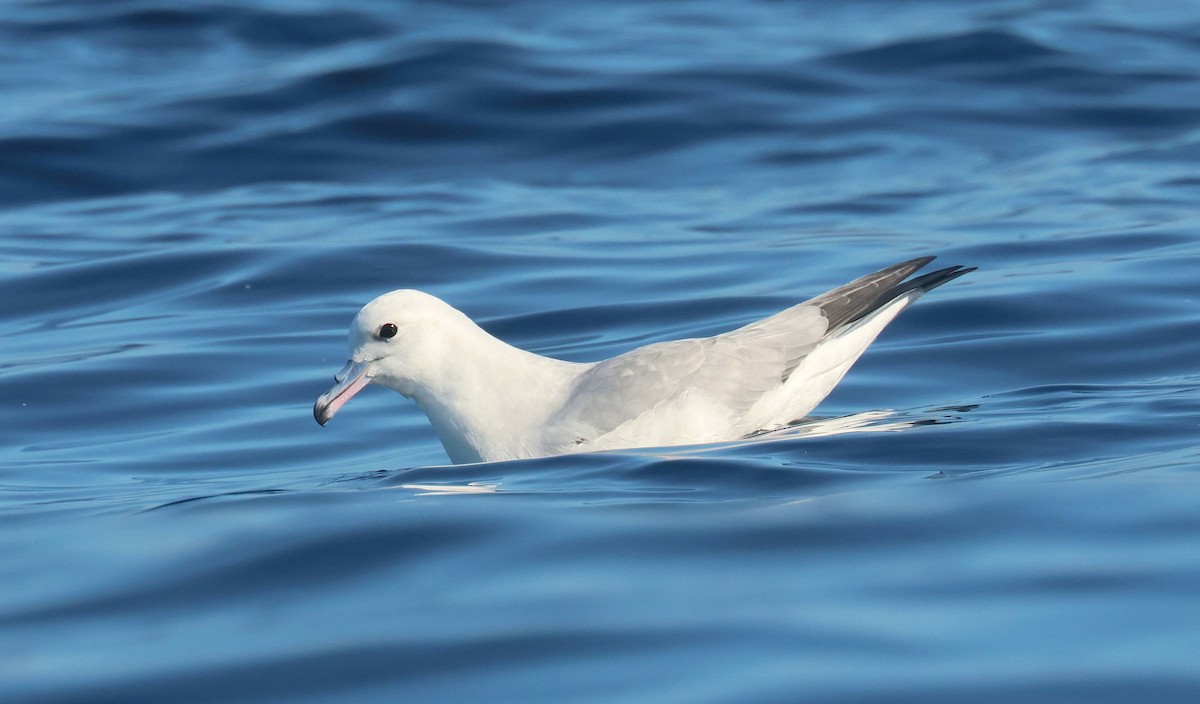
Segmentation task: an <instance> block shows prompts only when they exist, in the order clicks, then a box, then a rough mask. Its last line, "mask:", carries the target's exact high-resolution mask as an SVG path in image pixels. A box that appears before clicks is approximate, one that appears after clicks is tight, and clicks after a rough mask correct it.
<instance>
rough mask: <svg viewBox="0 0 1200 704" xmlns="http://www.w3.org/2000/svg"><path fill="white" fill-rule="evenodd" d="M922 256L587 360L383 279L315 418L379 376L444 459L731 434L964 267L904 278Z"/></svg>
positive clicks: (775, 417)
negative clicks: (711, 328) (544, 350)
mask: <svg viewBox="0 0 1200 704" xmlns="http://www.w3.org/2000/svg"><path fill="white" fill-rule="evenodd" d="M932 260H933V257H924V258H921V259H914V260H912V261H908V262H903V263H900V264H896V265H893V266H890V267H887V268H885V269H881V270H880V271H877V272H875V273H874V274H870V275H868V276H864V277H862V278H860V279H857V280H855V281H853V282H851V283H849V284H846V285H845V286H842V287H839V288H836V289H834V290H832V291H829V292H828V293H825V294H822V295H820V296H817V297H816V298H813V299H810V300H808V301H805V302H804V303H800V304H798V305H795V306H792V307H791V308H788V309H786V310H784V311H782V312H780V313H777V314H775V315H773V316H770V317H768V318H764V319H762V320H759V321H756V322H753V323H750V324H748V325H746V326H744V327H741V328H738V329H736V330H732V331H730V332H727V333H723V334H720V335H715V336H713V337H704V338H692V339H685V340H672V341H668V342H659V343H655V344H651V345H646V346H644V347H639V348H637V349H634V350H631V351H629V352H626V353H624V354H621V355H618V356H616V357H612V358H611V359H607V360H603V361H600V362H590V363H578V362H566V361H562V360H558V359H552V358H550V357H544V356H541V355H537V354H534V353H531V352H527V351H525V350H521V349H519V348H516V347H513V346H511V345H508V344H506V343H504V342H502V341H501V340H498V339H497V338H495V337H493V336H492V335H490V334H488V333H487V332H486V331H484V330H483V329H482V328H480V327H479V326H477V325H476V324H475V323H474V322H472V321H471V320H470V319H469V318H468V317H467V316H465V315H464V314H462V313H461V312H459V311H458V310H456V309H454V308H452V307H451V306H449V305H448V304H446V303H445V302H443V301H441V300H439V299H437V298H435V297H433V296H430V295H428V294H425V293H421V292H419V291H412V290H399V291H393V292H391V293H387V294H384V295H383V296H380V297H379V298H376V299H375V300H374V301H371V302H370V303H368V304H367V305H366V306H364V307H363V309H362V310H361V311H359V313H358V315H357V316H355V319H354V322H353V324H352V325H351V329H350V348H351V356H350V361H349V362H347V364H346V367H345V368H344V369H343V370H342V371H341V372H340V373H339V374H338V375H337V376H335V381H336V383H335V385H334V387H333V388H331V389H330V390H329V391H328V392H326V393H325V394H323V395H322V396H321V397H320V398H319V399H318V400H317V402H316V404H315V406H314V407H313V413H314V416H315V417H316V419H317V421H318V422H319V423H321V424H322V425H324V424H325V423H326V422H328V420H329V418H331V417H332V416H333V414H334V413H336V412H337V411H338V410H339V409H340V408H341V406H342V405H343V404H344V403H345V402H346V401H347V400H348V399H349V398H350V397H351V396H353V395H354V394H355V393H357V392H358V391H360V390H361V389H362V388H363V387H365V386H366V385H367V384H368V383H375V384H381V385H383V386H388V387H390V388H392V389H395V390H396V391H398V392H400V393H401V394H403V395H404V396H406V397H408V398H411V399H413V400H415V401H416V402H417V404H418V405H419V406H420V407H421V409H422V410H423V411H424V412H425V414H426V415H427V416H428V418H429V420H430V422H431V423H432V425H433V427H434V430H435V431H436V432H437V435H438V438H439V439H440V440H441V441H442V445H443V446H444V447H445V449H446V453H447V454H448V455H449V457H450V459H451V461H453V462H455V463H463V462H480V461H496V460H506V459H518V458H527V457H541V456H546V455H557V454H564V453H570V452H582V451H597V450H612V449H619V448H629V447H649V446H663V445H680V444H699V443H709V442H721V441H728V440H737V439H739V438H742V437H745V436H747V435H750V434H753V433H757V432H760V431H763V430H770V429H774V428H777V427H781V426H784V425H786V424H787V423H789V422H790V421H794V420H797V419H799V418H802V417H804V416H805V415H807V414H808V413H809V412H810V411H812V409H813V408H815V407H816V405H817V404H818V403H820V401H821V400H822V399H824V398H825V396H827V395H828V394H829V392H830V391H832V390H833V388H834V386H836V385H837V383H838V382H839V381H840V380H841V379H842V376H843V375H845V373H846V372H847V371H848V370H849V369H850V367H851V365H853V364H854V362H855V361H856V360H857V359H858V358H859V356H860V355H861V354H862V353H863V351H864V350H866V348H867V346H869V345H870V344H871V342H873V341H874V340H875V338H876V337H877V336H878V335H879V333H880V332H881V331H882V330H883V328H884V327H886V326H887V324H888V323H890V322H891V321H892V320H893V319H895V317H896V316H897V315H898V314H899V313H900V312H901V311H902V310H904V309H905V308H907V307H908V306H909V305H911V304H912V303H913V301H915V300H916V299H917V298H918V297H919V296H920V295H921V294H923V293H925V292H926V291H929V290H930V289H933V288H935V287H937V286H940V285H942V284H944V283H946V282H947V281H950V280H952V279H954V278H957V277H958V276H961V275H963V274H965V273H967V272H969V271H972V270H973V269H964V268H962V267H950V268H948V269H942V270H940V271H935V272H932V273H930V274H926V275H924V276H920V277H916V278H913V279H908V277H909V276H910V275H911V274H913V273H914V272H915V271H916V270H918V269H920V268H921V267H922V266H924V265H926V264H928V263H929V262H930V261H932ZM906 279H908V280H906Z"/></svg>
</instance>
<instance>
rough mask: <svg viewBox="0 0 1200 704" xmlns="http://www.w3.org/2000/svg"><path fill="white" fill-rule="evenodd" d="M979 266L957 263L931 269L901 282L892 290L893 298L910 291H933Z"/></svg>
mask: <svg viewBox="0 0 1200 704" xmlns="http://www.w3.org/2000/svg"><path fill="white" fill-rule="evenodd" d="M978 268H979V267H974V266H967V267H964V266H962V265H960V264H956V265H954V266H948V267H946V268H945V269H938V270H937V271H931V272H929V273H928V274H922V275H921V276H918V277H917V278H915V279H910V280H909V281H905V282H904V283H902V284H900V286H899V287H898V288H897V289H896V290H895V291H893V292H892V293H893V295H892V296H891V298H895V297H896V296H900V295H903V294H905V293H908V292H909V291H920V292H921V293H925V292H926V291H932V290H933V289H935V288H937V287H938V286H941V285H942V284H945V283H949V282H951V281H953V280H955V279H957V278H958V277H960V276H962V275H963V274H970V273H971V272H972V271H976V270H977V269H978Z"/></svg>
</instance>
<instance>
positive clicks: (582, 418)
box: [563, 305, 828, 440]
mask: <svg viewBox="0 0 1200 704" xmlns="http://www.w3.org/2000/svg"><path fill="white" fill-rule="evenodd" d="M827 326H828V323H827V320H826V318H825V316H824V314H823V313H822V311H821V309H820V308H819V307H816V306H811V305H798V306H794V307H792V308H789V309H787V310H785V311H783V312H782V313H778V314H776V315H774V316H771V317H770V318H766V319H765V320H760V321H758V322H756V323H751V324H750V325H747V326H745V327H742V328H739V329H737V330H734V331H732V332H728V333H725V334H723V335H717V336H715V337H705V338H697V339H688V340H675V341H671V342H660V343H657V344H653V345H647V346H645V347H640V348H638V349H636V350H633V351H630V352H627V353H625V354H623V355H619V356H617V357H613V358H612V359H609V360H606V361H604V362H599V363H598V364H596V365H595V366H593V367H592V368H590V369H588V370H587V371H586V372H584V373H583V374H582V375H581V376H580V378H579V381H578V382H577V384H576V386H575V389H574V391H573V393H572V394H571V396H570V397H569V398H568V400H567V403H566V404H565V406H564V408H563V417H564V418H566V419H569V420H570V421H571V423H570V425H571V426H572V427H574V428H576V429H577V432H578V433H579V434H580V437H581V438H582V439H585V440H586V439H590V437H596V436H599V435H602V434H604V433H606V432H608V431H610V430H613V429H614V428H616V427H617V426H619V425H621V424H622V423H625V422H626V421H629V420H632V419H634V418H637V417H639V416H641V415H642V414H644V413H646V412H648V411H650V410H652V409H654V408H655V407H657V406H660V405H663V404H665V403H669V402H671V401H673V400H675V399H678V398H679V397H680V396H681V395H682V394H684V393H687V392H692V393H695V392H703V393H704V394H706V395H707V396H708V398H709V399H711V400H712V401H713V402H715V403H719V404H721V405H724V406H726V407H728V408H729V410H730V411H731V412H732V413H733V414H735V415H737V416H740V415H742V414H744V413H745V412H746V411H747V410H748V409H749V408H750V407H751V406H752V405H754V403H755V402H756V401H758V399H759V398H761V397H762V395H763V394H765V393H767V392H768V391H771V390H773V389H776V388H778V387H779V386H781V385H782V384H783V382H784V381H786V379H787V376H788V374H790V373H791V371H792V370H793V369H795V368H796V365H797V364H799V363H800V360H802V359H803V358H804V357H805V355H807V354H808V353H809V352H811V351H812V349H813V348H814V347H816V345H817V343H818V342H820V341H821V339H822V338H823V337H824V336H825V331H826V329H827Z"/></svg>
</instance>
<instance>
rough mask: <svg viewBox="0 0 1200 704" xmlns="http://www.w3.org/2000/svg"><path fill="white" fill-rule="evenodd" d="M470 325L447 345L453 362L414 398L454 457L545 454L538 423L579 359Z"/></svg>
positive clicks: (564, 389) (558, 400) (561, 395)
mask: <svg viewBox="0 0 1200 704" xmlns="http://www.w3.org/2000/svg"><path fill="white" fill-rule="evenodd" d="M472 327H473V328H474V330H472V331H470V332H469V334H466V335H462V336H458V337H459V339H457V340H456V341H455V342H454V348H453V350H447V352H452V355H453V357H454V362H453V365H452V366H447V367H444V368H443V372H442V373H441V374H439V375H437V377H438V378H437V379H436V380H435V381H432V382H431V383H428V384H425V385H423V387H422V388H420V389H418V390H417V392H416V393H415V394H413V398H414V399H415V400H416V402H417V403H418V404H419V405H420V407H421V409H422V410H423V411H424V412H425V415H427V416H428V417H429V421H430V423H431V424H432V425H433V427H434V429H435V431H436V432H437V434H438V438H439V439H440V440H441V441H442V445H443V446H444V447H445V448H446V453H447V454H448V455H449V456H450V459H451V461H453V462H454V463H456V464H458V463H462V462H480V461H490V460H494V459H499V458H513V457H534V456H538V455H541V454H544V451H542V450H541V449H539V442H538V441H539V438H540V431H541V429H542V428H543V427H544V426H545V425H546V421H547V419H548V417H549V414H550V413H552V412H553V411H554V410H555V409H556V408H558V407H559V406H561V405H562V402H563V401H564V400H565V398H566V394H567V393H568V391H569V388H570V382H571V380H572V379H574V378H575V376H576V375H577V374H578V368H579V367H581V366H583V365H578V364H574V363H571V362H564V361H561V360H557V359H551V358H549V357H543V356H541V355H538V354H534V353H532V352H526V351H525V350H522V349H518V348H516V347H513V346H511V345H508V344H506V343H505V342H503V341H501V340H499V339H497V338H495V337H492V336H491V335H489V334H488V333H487V332H485V331H484V330H483V329H481V328H478V327H476V326H472Z"/></svg>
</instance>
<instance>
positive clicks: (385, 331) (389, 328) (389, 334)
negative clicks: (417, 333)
mask: <svg viewBox="0 0 1200 704" xmlns="http://www.w3.org/2000/svg"><path fill="white" fill-rule="evenodd" d="M398 330H399V328H397V327H396V324H395V323H384V324H383V325H380V326H379V339H381V340H390V339H392V338H393V337H395V336H396V333H397V332H398Z"/></svg>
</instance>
